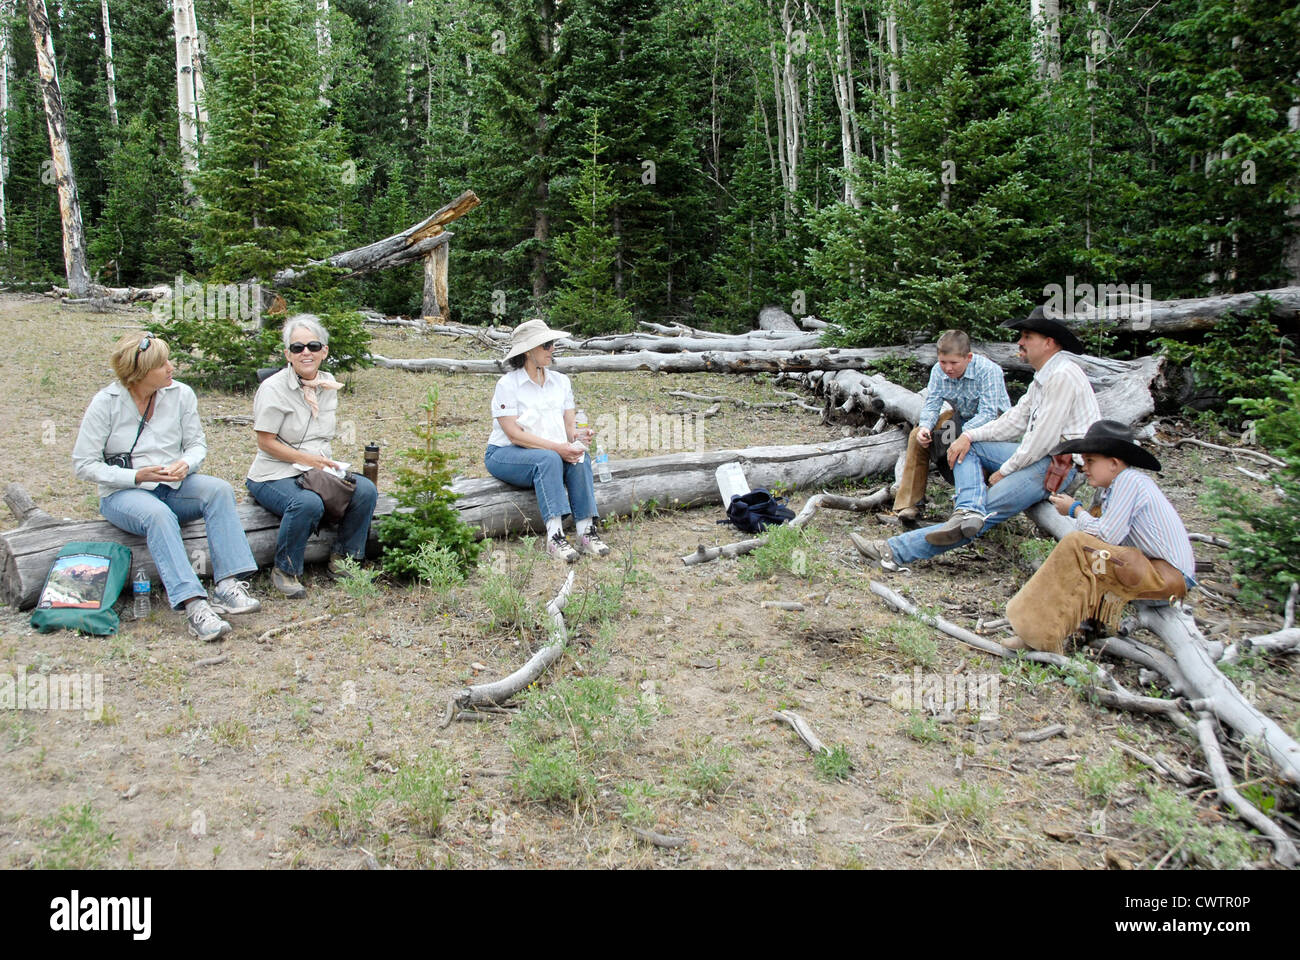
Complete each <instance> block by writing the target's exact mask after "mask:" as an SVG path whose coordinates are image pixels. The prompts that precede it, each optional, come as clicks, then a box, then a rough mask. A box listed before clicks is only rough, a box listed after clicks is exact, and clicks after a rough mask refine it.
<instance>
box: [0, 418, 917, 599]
mask: <svg viewBox="0 0 1300 960" xmlns="http://www.w3.org/2000/svg"><path fill="white" fill-rule="evenodd" d="M904 442H905V440H904V437H903V436H902V435H901V434H900V433H898V432H897V431H891V432H890V433H885V434H881V435H879V436H874V437H854V438H848V439H845V440H838V441H835V442H833V443H823V444H801V445H798V446H790V447H750V448H746V449H739V450H737V449H733V450H713V451H706V452H703V453H696V452H688V453H678V454H664V455H661V456H657V457H643V458H640V459H636V460H617V461H612V462H611V463H610V472H611V474H612V478H613V479H612V480H610V481H609V482H608V483H597V484H596V497H597V502H598V503H599V504H600V511H601V515H602V516H617V515H623V514H630V513H633V512H634V511H635V510H636V509H637V508H639V507H641V506H643V505H644V504H646V503H648V502H650V501H654V502H656V503H658V504H660V505H662V506H681V507H686V506H694V505H698V504H706V503H719V502H720V495H719V493H718V486H717V481H716V478H715V476H714V472H715V471H716V469H717V468H718V467H720V466H722V464H724V463H731V462H738V463H740V464H741V465H742V466H743V467H744V470H745V474H746V476H747V477H748V478H749V480H750V482H751V483H752V484H753V485H754V486H763V487H767V488H769V489H771V488H772V487H774V486H780V487H781V488H783V489H786V490H790V489H795V488H800V487H808V486H812V485H814V484H820V483H824V482H825V481H826V480H828V479H839V478H842V479H859V478H861V477H865V476H869V475H871V474H873V473H879V472H882V471H885V470H887V469H889V467H890V466H891V465H892V464H893V462H894V461H895V459H897V457H898V452H899V451H900V450H901V449H902V448H903V446H904ZM452 490H453V492H455V493H457V494H459V495H460V499H459V500H457V501H456V508H457V509H458V510H459V511H460V514H461V518H462V519H463V520H464V521H465V522H466V523H468V524H469V525H470V526H472V527H475V528H477V529H478V531H479V532H480V535H482V536H503V535H505V534H509V533H519V532H523V531H528V530H543V529H545V524H544V523H543V522H542V517H541V514H540V513H539V511H538V508H537V497H536V495H535V494H534V493H533V491H532V490H531V489H529V490H520V489H518V488H516V487H511V486H508V485H507V484H504V483H502V482H501V481H499V480H496V479H494V478H492V477H485V478H481V479H470V480H458V481H457V482H456V483H454V484H453V485H452ZM5 500H6V502H7V503H9V504H10V507H11V509H12V510H13V511H14V514H15V516H16V517H17V518H18V519H19V521H20V523H21V526H18V527H16V528H14V529H12V530H7V531H4V532H2V533H0V600H3V601H4V602H5V603H8V604H10V605H11V606H15V607H17V608H19V609H28V608H30V607H32V606H34V605H35V603H36V600H37V598H38V596H39V594H40V590H41V586H42V585H43V584H44V583H45V576H46V574H47V573H49V570H50V566H51V565H52V564H53V563H54V558H55V556H56V555H57V554H58V552H59V550H60V548H62V547H63V546H64V545H65V544H68V543H72V542H74V541H78V540H91V541H95V540H101V541H102V540H107V541H113V542H117V543H123V544H125V545H126V546H128V547H130V548H131V550H132V553H133V555H134V556H135V559H136V561H137V563H139V564H142V565H143V566H144V569H145V570H146V572H147V573H148V574H149V576H150V578H151V579H154V578H156V576H157V571H156V569H155V567H154V566H153V561H152V558H151V557H150V556H149V551H148V548H147V546H146V545H145V542H144V539H143V538H141V537H136V536H132V535H131V534H128V533H125V532H123V531H122V530H119V529H118V528H117V527H114V526H113V525H112V524H110V523H108V522H107V521H105V520H62V521H61V520H56V519H55V518H53V517H50V516H49V515H48V514H46V513H45V512H44V511H43V510H41V509H40V508H39V507H37V506H36V505H35V504H34V503H33V502H32V500H31V498H30V497H29V496H27V494H26V492H25V491H23V490H22V488H21V487H20V486H19V485H17V484H10V486H9V490H8V491H7V492H6V495H5ZM395 507H396V501H395V500H393V498H392V497H389V496H381V497H380V499H379V504H378V506H377V507H376V509H375V516H376V517H383V516H385V515H387V514H389V513H391V512H392V511H393V510H394V508H395ZM237 510H238V513H239V519H240V523H241V525H242V526H243V528H244V532H245V535H246V536H247V538H248V545H249V547H250V548H251V549H252V551H253V558H254V559H255V560H256V561H257V563H258V565H259V566H269V565H270V564H271V562H272V560H273V559H274V557H275V541H276V536H277V534H278V531H279V529H280V519H279V517H276V516H275V515H274V514H272V513H269V512H268V511H266V510H263V509H262V508H261V507H260V506H258V505H257V504H256V503H253V502H251V501H250V502H248V503H242V504H240V505H239V506H238V508H237ZM371 532H372V541H371V545H370V547H369V549H370V550H371V551H372V552H377V551H378V544H377V542H376V541H375V540H374V539H373V533H374V527H372V528H371ZM181 536H182V538H183V539H184V542H185V552H186V553H187V554H188V555H189V556H191V557H194V558H196V560H198V559H201V558H205V557H207V556H208V542H207V536H206V534H205V528H204V526H203V524H202V523H201V522H197V523H191V524H186V525H185V526H183V527H182V528H181ZM332 542H333V531H332V530H328V529H327V530H326V531H325V532H324V534H320V533H318V534H317V535H316V536H313V537H312V538H311V539H310V540H309V541H308V542H307V551H306V559H307V562H308V563H316V562H320V561H323V560H326V559H328V557H329V549H330V545H331V543H332Z"/></svg>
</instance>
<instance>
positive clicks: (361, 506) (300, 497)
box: [244, 473, 379, 577]
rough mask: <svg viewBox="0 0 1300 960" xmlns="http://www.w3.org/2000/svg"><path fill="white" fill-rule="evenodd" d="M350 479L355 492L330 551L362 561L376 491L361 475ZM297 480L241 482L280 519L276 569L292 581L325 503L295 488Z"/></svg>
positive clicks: (373, 511) (356, 474)
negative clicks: (354, 485)
mask: <svg viewBox="0 0 1300 960" xmlns="http://www.w3.org/2000/svg"><path fill="white" fill-rule="evenodd" d="M352 476H353V477H354V478H355V479H356V481H357V489H356V491H355V492H354V493H353V494H352V502H351V503H349V504H348V509H347V511H346V512H345V513H344V514H343V520H342V522H340V523H339V529H338V534H337V536H336V538H335V540H334V546H333V547H332V548H331V549H332V551H333V552H334V553H338V554H342V555H343V556H347V557H352V558H354V559H356V560H362V559H364V558H365V555H366V540H367V539H368V538H369V536H370V519H371V517H373V516H374V513H375V501H376V500H378V499H379V491H378V490H376V489H375V485H374V484H373V483H371V482H370V481H369V480H367V479H366V478H365V477H363V476H361V474H359V473H354V474H352ZM297 479H298V478H297V477H285V478H284V479H282V480H245V481H244V486H246V487H248V492H249V493H251V494H252V495H253V499H254V500H256V501H257V502H258V503H260V504H261V505H262V506H264V507H266V509H268V510H270V511H271V512H272V513H274V514H275V515H276V516H277V517H279V518H280V532H279V534H278V535H277V536H276V538H275V565H276V566H277V567H279V568H280V569H281V570H282V571H284V572H285V573H287V574H289V575H290V576H293V577H296V576H298V575H299V574H301V573H302V560H303V554H305V553H306V552H307V540H308V539H309V538H310V537H311V535H312V534H313V533H315V532H316V528H317V527H319V526H320V521H321V517H323V516H324V515H325V502H324V501H323V500H321V498H320V497H318V496H317V495H316V494H314V493H312V492H311V491H310V490H304V489H303V488H302V487H300V486H298V483H297Z"/></svg>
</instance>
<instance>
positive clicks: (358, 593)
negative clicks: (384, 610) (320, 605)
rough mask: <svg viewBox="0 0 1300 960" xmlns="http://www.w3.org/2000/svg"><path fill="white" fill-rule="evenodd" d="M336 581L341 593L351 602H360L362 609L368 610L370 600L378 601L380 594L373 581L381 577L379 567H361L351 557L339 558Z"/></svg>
mask: <svg viewBox="0 0 1300 960" xmlns="http://www.w3.org/2000/svg"><path fill="white" fill-rule="evenodd" d="M337 566H338V573H337V575H336V581H337V583H338V585H339V586H340V587H342V588H343V592H344V593H346V594H347V595H348V596H349V597H351V598H352V599H353V600H357V601H360V603H361V606H362V609H369V606H370V602H371V601H372V600H378V599H379V595H380V593H381V592H382V591H381V590H380V589H379V584H377V583H376V582H375V581H376V580H378V579H379V578H380V577H381V576H383V573H384V571H383V570H382V569H381V568H379V567H363V566H362V565H361V564H360V562H358V561H357V560H355V559H353V558H352V557H339V558H338V560H337Z"/></svg>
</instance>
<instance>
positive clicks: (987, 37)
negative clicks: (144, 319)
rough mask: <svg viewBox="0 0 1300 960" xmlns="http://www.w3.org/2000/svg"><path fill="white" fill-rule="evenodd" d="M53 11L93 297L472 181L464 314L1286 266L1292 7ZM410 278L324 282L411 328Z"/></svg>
mask: <svg viewBox="0 0 1300 960" xmlns="http://www.w3.org/2000/svg"><path fill="white" fill-rule="evenodd" d="M26 6H27V4H26V3H24V2H15V0H4V2H3V3H0V12H2V13H4V14H5V16H4V18H3V19H4V22H5V35H4V37H3V38H0V40H2V41H3V43H4V46H5V51H4V54H5V55H4V56H3V57H0V60H3V61H4V63H5V75H4V77H3V79H4V86H5V90H6V97H7V104H5V105H4V106H7V109H5V110H4V114H3V116H4V125H3V127H2V128H0V151H2V153H3V162H4V165H5V167H4V169H5V177H4V193H3V214H4V217H3V225H2V226H3V232H2V234H0V236H2V237H3V249H0V280H3V281H4V282H6V283H8V284H11V285H12V284H21V283H32V284H35V285H39V286H42V287H45V286H48V284H49V283H50V282H52V281H60V280H61V276H62V273H63V271H62V265H63V256H62V249H61V243H62V239H61V230H60V216H59V206H58V198H57V193H56V190H55V188H54V186H53V183H52V181H53V177H52V176H51V170H50V162H49V158H50V147H49V140H48V135H47V131H46V122H45V115H44V111H43V106H42V103H41V97H40V89H39V85H38V82H37V75H36V65H35V57H34V49H33V45H32V43H31V32H30V30H29V29H28V25H27V16H26V15H27V11H26ZM46 6H47V8H48V10H49V16H50V20H51V25H52V34H53V40H54V47H55V50H56V52H57V57H58V68H59V79H60V83H61V86H62V91H63V97H64V105H65V108H66V113H67V126H68V134H69V141H70V147H71V155H72V161H73V166H74V170H75V173H76V177H77V183H78V188H79V193H80V200H81V207H82V215H83V220H84V223H85V225H86V236H87V247H88V253H89V261H90V272H91V274H92V276H95V277H96V278H97V279H98V281H99V282H101V283H105V284H109V285H114V286H121V285H128V284H134V285H145V284H155V283H167V282H171V281H172V279H173V278H174V277H176V276H178V275H181V274H184V275H186V276H188V277H195V278H199V279H206V280H219V281H234V280H243V279H251V278H253V277H261V278H266V277H268V276H269V275H270V273H271V272H273V271H274V270H275V269H277V268H279V267H282V266H285V265H288V264H290V263H302V262H304V261H305V260H306V259H308V258H312V257H319V256H323V255H326V254H328V253H331V252H335V251H337V250H341V249H346V248H348V247H354V246H359V245H361V244H363V243H367V242H371V241H373V240H377V239H379V238H381V237H384V236H387V235H390V234H392V233H395V232H398V231H400V230H402V229H404V228H406V227H408V226H410V225H411V224H413V223H415V222H417V221H419V220H420V219H422V218H423V217H424V216H426V215H428V214H429V213H430V212H432V211H433V210H434V209H436V208H438V207H439V206H441V205H443V204H444V203H445V202H447V201H448V200H450V199H451V198H453V197H455V196H456V195H457V194H459V193H460V192H461V191H462V190H464V189H467V188H469V189H473V190H474V191H476V192H477V194H478V195H479V197H480V198H482V200H483V203H482V206H481V207H479V208H478V209H476V210H474V211H473V213H472V214H470V215H469V216H468V217H465V218H463V219H462V220H460V221H458V222H457V223H456V224H455V225H454V232H455V239H454V241H453V247H452V249H453V253H452V261H451V262H452V315H453V318H454V319H457V320H463V321H468V322H485V321H487V320H491V319H495V320H497V321H499V322H504V323H517V322H519V321H520V320H521V319H523V318H525V317H526V316H528V315H530V314H532V313H534V312H535V311H537V310H539V309H540V310H545V311H547V312H548V315H549V316H551V318H552V322H553V323H555V324H556V325H568V326H572V327H573V328H575V329H577V330H579V331H581V332H584V333H596V332H603V331H607V330H611V329H616V328H628V327H630V326H632V325H633V324H634V323H635V321H638V320H656V321H665V320H677V321H683V322H686V323H690V324H693V325H696V326H702V327H708V328H713V329H718V330H728V331H734V330H739V329H746V328H748V327H749V326H750V325H751V324H752V322H753V317H754V315H755V313H756V311H757V310H758V309H759V308H760V307H761V306H762V305H764V304H766V303H774V304H781V305H784V306H785V307H786V309H788V310H791V311H792V312H794V313H796V314H802V313H813V314H816V315H818V316H820V317H822V318H823V319H826V320H832V321H837V322H839V323H841V324H843V325H844V326H845V328H846V331H847V333H846V334H845V336H844V338H843V339H844V340H845V341H846V342H854V343H864V344H874V343H888V342H898V341H900V340H907V339H919V338H928V337H930V336H932V335H933V333H934V332H935V331H937V330H940V329H942V328H944V327H948V326H961V327H965V328H967V329H970V330H971V331H972V332H974V333H976V334H987V333H990V332H991V331H992V330H993V328H994V327H995V326H996V324H998V323H1000V322H1001V321H1003V320H1005V319H1007V318H1009V317H1011V316H1014V315H1017V314H1020V313H1023V312H1024V311H1025V310H1027V309H1028V308H1029V307H1030V306H1031V305H1032V304H1034V303H1039V302H1042V300H1043V299H1044V295H1043V290H1044V287H1045V286H1046V285H1048V284H1053V283H1055V284H1060V285H1062V286H1064V285H1065V284H1066V282H1067V279H1071V280H1072V282H1073V283H1074V284H1075V285H1076V286H1078V285H1081V284H1085V283H1091V284H1102V283H1105V284H1138V285H1142V284H1150V287H1151V292H1152V294H1153V295H1154V296H1155V297H1156V298H1161V299H1164V298H1171V297H1182V296H1199V295H1206V294H1209V293H1211V292H1228V291H1245V290H1260V289H1268V288H1272V287H1278V286H1282V285H1284V284H1287V283H1296V282H1300V281H1298V280H1297V277H1300V244H1298V243H1297V234H1298V230H1297V225H1298V219H1297V218H1298V215H1300V131H1297V127H1298V126H1300V81H1298V77H1300V72H1298V68H1300V50H1298V47H1300V41H1298V40H1297V38H1298V37H1300V8H1297V7H1296V5H1295V4H1293V3H1289V2H1285V0H1168V2H1159V0H1157V2H1154V3H1151V4H1147V3H1118V2H1117V3H1110V4H1102V3H1099V2H1096V0H1092V2H1088V3H1075V4H1070V5H1064V4H1058V3H1057V2H1056V0H1050V2H1040V0H1024V2H1020V3H1012V2H1009V0H918V2H915V3H909V4H898V3H893V2H890V0H868V2H853V0H816V2H813V0H808V2H803V3H795V2H790V0H786V2H783V3H776V2H774V0H735V2H721V0H678V2H673V3H669V2H666V0H627V2H608V0H565V2H557V0H539V2H529V3H521V2H487V3H482V2H474V3H470V2H464V0H384V2H376V3H361V2H354V0H334V2H329V0H308V2H295V0H185V2H184V3H183V4H180V3H178V4H172V3H168V2H164V0H62V2H49V3H47V4H46ZM174 7H183V8H184V10H183V11H182V12H183V13H185V14H186V15H187V16H188V15H189V14H188V11H189V10H191V9H192V10H193V17H194V19H193V21H192V22H194V23H196V24H197V28H198V35H197V36H196V37H194V38H188V37H184V38H182V42H180V43H178V36H179V35H180V31H181V30H182V29H183V28H182V27H178V24H180V23H181V22H182V20H181V18H179V17H177V15H176V10H175V9H174ZM106 23H107V24H109V29H108V30H107V31H106V29H105V24H106ZM106 36H111V61H112V66H113V71H112V73H113V75H114V77H115V83H114V84H112V86H113V87H114V90H113V96H111V97H110V92H109V87H110V81H109V71H108V69H107V67H108V63H109V54H108V51H109V49H110V45H109V44H107V43H106V42H105V39H106ZM181 47H184V48H185V51H186V57H187V58H188V59H187V61H186V62H187V63H188V62H193V63H194V64H195V69H194V70H193V71H192V72H190V71H187V69H186V68H185V67H183V66H180V67H178V51H179V50H180V48H181ZM192 73H198V74H200V75H201V78H202V85H203V86H202V87H201V88H200V90H199V94H200V96H199V97H198V107H199V111H200V115H199V116H198V118H197V120H198V122H197V123H191V124H189V129H190V131H191V132H190V134H189V135H190V137H191V138H192V141H191V142H192V146H184V147H183V146H182V134H183V133H184V131H185V130H186V123H185V121H184V118H180V117H178V98H177V80H178V77H179V78H180V80H181V82H182V84H183V83H186V82H188V83H191V84H193V83H194V82H195V81H194V78H193V75H192ZM204 90H206V93H204ZM196 127H197V129H196ZM421 282H422V280H421V274H420V270H419V268H418V266H413V267H410V268H406V269H403V270H396V271H385V272H383V273H381V274H377V275H373V276H371V277H370V278H368V279H359V280H355V281H350V282H349V285H348V286H347V287H345V289H344V294H345V296H344V299H345V300H346V301H348V302H351V303H354V304H365V305H368V306H372V307H374V308H376V309H379V310H381V311H384V312H386V313H404V314H411V313H418V312H419V310H420V298H421ZM1137 289H1142V288H1141V286H1139V287H1138V288H1137Z"/></svg>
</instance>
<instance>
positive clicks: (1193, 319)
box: [1045, 287, 1300, 334]
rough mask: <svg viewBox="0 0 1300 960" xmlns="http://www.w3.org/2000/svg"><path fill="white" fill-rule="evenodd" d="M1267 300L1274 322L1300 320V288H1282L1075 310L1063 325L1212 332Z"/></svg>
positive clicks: (1067, 314) (1152, 331) (1065, 313)
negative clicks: (1232, 316)
mask: <svg viewBox="0 0 1300 960" xmlns="http://www.w3.org/2000/svg"><path fill="white" fill-rule="evenodd" d="M1263 297H1268V298H1269V299H1271V300H1272V301H1273V309H1272V318H1273V320H1275V321H1284V322H1285V321H1294V320H1295V319H1296V318H1297V317H1300V287H1278V288H1277V289H1274V290H1254V291H1251V292H1250V293H1230V294H1221V295H1219V296H1214V297H1194V298H1188V299H1184V300H1147V301H1144V302H1136V303H1133V304H1130V305H1122V304H1115V305H1106V306H1105V309H1102V308H1100V307H1098V308H1094V309H1093V310H1091V311H1078V312H1075V311H1073V309H1071V310H1069V311H1063V316H1061V322H1062V323H1064V324H1066V325H1067V326H1070V327H1074V328H1075V329H1077V330H1080V331H1083V330H1087V329H1096V327H1097V325H1098V324H1099V323H1100V324H1102V325H1103V326H1104V327H1105V328H1106V329H1107V330H1116V331H1124V332H1145V333H1149V334H1162V333H1187V332H1190V331H1196V330H1209V329H1211V328H1212V327H1214V325H1215V324H1217V323H1218V322H1219V321H1220V320H1222V319H1223V318H1224V317H1225V316H1227V315H1228V314H1230V313H1243V312H1246V311H1249V310H1252V309H1254V307H1255V305H1256V304H1257V303H1258V302H1259V301H1260V299H1262V298H1263ZM1045 306H1046V305H1045Z"/></svg>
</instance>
